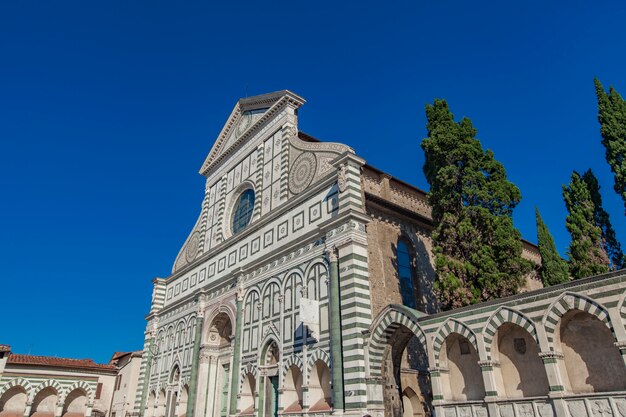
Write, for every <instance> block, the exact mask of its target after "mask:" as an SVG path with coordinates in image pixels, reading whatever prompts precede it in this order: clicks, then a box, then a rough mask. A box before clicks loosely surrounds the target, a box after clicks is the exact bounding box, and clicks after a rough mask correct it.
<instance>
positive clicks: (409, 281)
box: [396, 239, 417, 308]
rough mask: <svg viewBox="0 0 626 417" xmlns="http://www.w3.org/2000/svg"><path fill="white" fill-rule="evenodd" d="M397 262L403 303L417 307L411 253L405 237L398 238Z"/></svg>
mask: <svg viewBox="0 0 626 417" xmlns="http://www.w3.org/2000/svg"><path fill="white" fill-rule="evenodd" d="M396 262H397V264H398V280H399V281H400V296H401V297H402V304H404V305H405V306H407V307H411V308H416V307H417V305H416V303H415V288H414V286H413V271H412V269H413V268H412V266H411V253H410V252H409V247H408V245H407V244H406V242H405V241H404V240H403V239H400V240H398V245H397V246H396Z"/></svg>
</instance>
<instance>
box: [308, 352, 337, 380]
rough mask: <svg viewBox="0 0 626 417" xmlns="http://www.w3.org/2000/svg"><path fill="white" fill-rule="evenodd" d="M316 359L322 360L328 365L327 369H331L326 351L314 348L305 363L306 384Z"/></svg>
mask: <svg viewBox="0 0 626 417" xmlns="http://www.w3.org/2000/svg"><path fill="white" fill-rule="evenodd" d="M318 360H320V361H322V362H324V363H325V364H326V365H327V366H328V369H331V370H332V366H331V363H330V356H328V353H327V352H325V351H323V350H322V349H319V348H318V349H315V350H314V351H313V352H311V355H310V356H309V361H308V363H307V368H308V369H307V384H308V383H309V380H308V379H309V378H310V377H311V373H312V370H313V367H314V366H315V362H317V361H318Z"/></svg>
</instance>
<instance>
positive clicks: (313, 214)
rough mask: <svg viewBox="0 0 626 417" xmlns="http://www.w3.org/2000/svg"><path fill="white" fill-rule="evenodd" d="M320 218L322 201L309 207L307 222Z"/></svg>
mask: <svg viewBox="0 0 626 417" xmlns="http://www.w3.org/2000/svg"><path fill="white" fill-rule="evenodd" d="M321 218H322V203H321V202H319V201H318V202H317V203H315V204H313V205H312V206H311V207H309V224H311V223H313V222H316V221H318V220H319V219H321Z"/></svg>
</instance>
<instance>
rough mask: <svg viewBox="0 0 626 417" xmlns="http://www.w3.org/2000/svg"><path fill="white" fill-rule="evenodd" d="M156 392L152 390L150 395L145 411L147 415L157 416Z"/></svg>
mask: <svg viewBox="0 0 626 417" xmlns="http://www.w3.org/2000/svg"><path fill="white" fill-rule="evenodd" d="M156 405H157V402H156V392H154V391H150V394H149V395H148V402H147V403H146V411H145V415H146V416H147V417H156V414H155V411H156Z"/></svg>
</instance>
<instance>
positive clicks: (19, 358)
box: [7, 353, 117, 371]
mask: <svg viewBox="0 0 626 417" xmlns="http://www.w3.org/2000/svg"><path fill="white" fill-rule="evenodd" d="M7 363H10V364H16V365H38V366H55V367H63V368H76V369H91V370H112V371H114V370H116V369H117V368H116V367H115V365H104V364H100V363H95V362H94V361H93V360H92V359H69V358H55V357H52V356H35V355H20V354H16V353H13V354H11V355H9V358H8V360H7Z"/></svg>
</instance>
